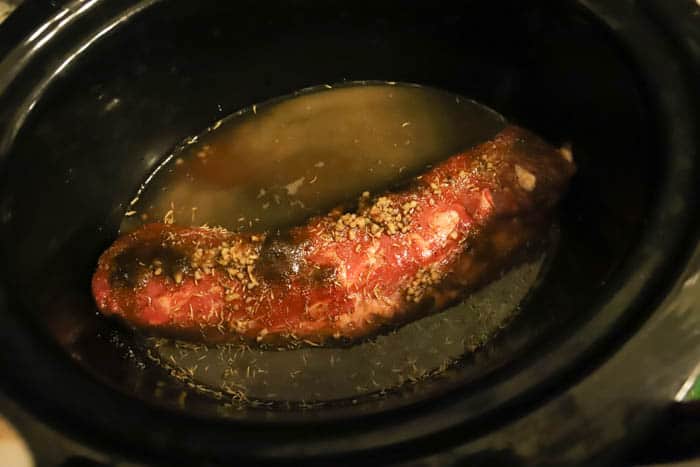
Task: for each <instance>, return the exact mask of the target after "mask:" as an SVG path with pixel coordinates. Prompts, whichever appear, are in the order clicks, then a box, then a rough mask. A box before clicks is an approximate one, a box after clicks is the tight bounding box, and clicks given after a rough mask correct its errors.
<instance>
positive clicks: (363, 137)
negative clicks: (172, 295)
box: [121, 83, 543, 405]
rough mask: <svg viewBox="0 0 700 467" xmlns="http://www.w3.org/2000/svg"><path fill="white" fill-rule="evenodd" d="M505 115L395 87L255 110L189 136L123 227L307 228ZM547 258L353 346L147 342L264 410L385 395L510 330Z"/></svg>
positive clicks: (493, 128) (177, 367) (481, 136)
mask: <svg viewBox="0 0 700 467" xmlns="http://www.w3.org/2000/svg"><path fill="white" fill-rule="evenodd" d="M504 123H505V122H504V120H503V118H502V117H501V116H499V115H498V114H496V113H495V112H493V111H491V110H489V109H487V108H485V107H483V106H481V105H479V104H477V103H475V102H473V101H470V100H468V99H465V98H463V97H460V96H456V95H453V94H449V93H446V92H443V91H439V90H436V89H432V88H425V87H419V86H413V85H400V84H394V83H354V84H352V85H343V86H340V87H335V86H320V87H318V88H313V89H309V90H305V91H303V92H300V93H296V94H294V95H292V96H288V97H285V98H282V99H278V100H275V101H271V102H268V103H264V104H259V105H256V106H253V107H251V108H248V109H244V110H242V111H240V112H238V113H236V114H234V115H232V116H231V117H229V118H227V119H225V120H224V121H221V122H217V123H216V124H215V125H213V126H212V128H210V129H209V131H207V132H206V133H205V134H203V135H200V136H198V137H193V138H190V139H189V140H188V141H187V142H186V143H185V144H184V145H183V146H182V147H181V148H180V149H179V150H177V151H175V152H174V153H173V154H172V155H171V156H170V157H169V158H167V159H166V161H165V162H164V163H163V164H161V166H160V167H159V168H158V169H157V170H156V171H155V172H154V173H153V174H152V175H151V176H150V177H149V178H148V180H147V182H146V183H144V185H143V186H142V189H141V190H140V192H139V193H138V195H137V196H136V197H135V198H134V201H132V203H131V205H130V208H129V210H128V212H127V213H126V216H125V217H124V221H123V223H122V226H121V230H122V232H128V231H130V230H133V229H134V228H136V227H137V226H139V225H141V224H143V223H146V222H153V221H161V220H162V219H164V218H171V219H174V221H175V222H176V223H178V224H183V225H202V224H208V225H210V226H213V225H220V226H223V227H226V228H229V229H231V230H239V231H246V230H251V231H262V230H270V229H277V228H284V227H287V226H290V225H294V224H299V223H302V222H304V220H305V219H307V218H308V217H310V216H312V215H317V214H321V213H323V212H325V211H327V210H328V209H330V208H332V207H334V206H336V205H338V204H339V203H342V202H345V201H348V200H353V199H355V198H356V196H357V195H358V194H359V193H361V192H363V191H366V190H368V191H372V192H377V191H382V190H384V189H387V188H389V187H391V186H392V185H395V184H396V183H397V182H400V181H401V180H404V179H406V178H408V177H410V176H411V175H415V174H417V173H420V172H422V171H424V170H425V169H426V167H428V166H429V165H430V164H431V163H434V162H437V161H439V160H442V159H444V158H446V157H448V156H450V155H452V154H454V153H457V152H459V151H462V150H465V149H468V148H470V147H472V146H474V145H475V144H477V143H480V142H482V141H484V140H487V139H489V138H491V137H493V136H494V135H495V134H496V133H497V132H498V131H499V130H500V129H501V128H503V126H504ZM542 264H543V257H542V256H540V257H539V258H538V259H536V260H534V261H531V262H528V263H524V264H521V265H519V266H517V267H516V268H514V269H513V270H511V271H510V272H508V273H507V274H505V275H504V276H503V277H502V278H501V279H500V280H498V281H495V282H494V283H492V284H491V285H489V286H488V287H485V288H484V289H482V290H480V291H479V292H477V293H475V294H472V295H471V296H470V297H469V298H468V299H467V300H465V301H464V302H463V303H461V304H459V305H457V306H455V307H452V308H450V309H449V310H446V311H444V312H442V313H439V314H437V315H434V316H430V317H427V318H424V319H422V320H419V321H416V322H413V323H411V324H409V325H406V326H404V327H402V328H400V329H398V330H396V331H395V332H392V333H390V334H388V335H383V336H379V337H377V338H375V339H372V340H370V341H367V342H363V343H359V344H357V345H354V346H352V347H347V348H304V349H297V350H287V351H263V350H259V349H251V348H249V347H246V346H241V345H238V344H237V345H221V346H216V347H207V346H204V345H192V344H188V343H185V342H177V341H173V340H167V339H155V338H148V339H146V346H147V347H149V349H150V350H149V352H148V354H149V356H150V357H151V358H152V359H154V360H155V361H157V362H158V363H160V364H162V365H163V366H164V367H166V368H167V369H168V370H169V371H171V373H172V374H173V375H174V376H175V377H177V378H180V379H183V380H184V381H185V382H187V383H189V384H190V385H193V386H195V387H198V388H200V389H203V390H205V391H215V392H216V393H218V394H226V395H228V396H229V397H232V398H233V399H234V400H245V401H250V402H253V403H258V404H265V403H267V402H272V401H276V402H277V401H283V402H289V403H292V404H298V405H304V404H313V403H323V402H328V401H334V400H341V399H349V400H352V399H357V398H361V397H366V396H368V395H372V394H381V393H382V392H384V391H387V390H391V389H394V388H397V387H399V386H401V385H402V384H404V383H407V382H414V381H417V380H419V379H421V378H425V377H429V376H433V375H437V374H439V373H440V372H442V371H444V370H445V369H446V368H447V367H448V366H449V365H450V364H451V363H452V362H454V361H457V360H459V359H460V358H463V357H464V356H465V355H466V354H469V353H471V352H473V351H474V350H475V349H477V348H479V347H480V346H481V345H482V344H483V343H485V342H486V341H487V340H488V339H489V338H490V337H491V336H493V335H494V333H496V332H497V331H498V329H499V328H501V327H503V326H504V325H506V324H507V322H508V321H509V320H510V318H511V317H512V316H513V314H514V313H515V312H516V311H517V309H518V307H519V305H520V303H521V302H522V300H523V299H524V298H525V297H526V295H527V294H528V292H529V291H530V290H531V288H532V287H533V285H534V283H535V281H536V279H537V277H538V276H539V273H540V270H541V267H542Z"/></svg>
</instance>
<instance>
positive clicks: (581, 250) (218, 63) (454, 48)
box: [1, 1, 660, 395]
mask: <svg viewBox="0 0 700 467" xmlns="http://www.w3.org/2000/svg"><path fill="white" fill-rule="evenodd" d="M193 3H194V2H187V1H171V2H164V4H162V5H156V6H155V7H153V8H152V9H150V10H147V11H146V12H145V13H143V14H141V15H140V16H139V17H137V18H136V19H134V20H133V21H131V22H129V23H127V24H126V25H124V26H122V27H121V29H120V30H119V31H118V34H114V35H110V36H107V37H105V38H104V39H103V40H101V41H100V42H99V43H97V44H95V45H93V46H91V47H90V48H88V49H87V50H86V51H85V52H84V53H83V56H81V57H79V58H78V59H77V60H76V61H75V62H73V63H72V64H71V65H70V66H69V67H68V68H67V69H66V70H65V71H64V72H63V73H62V74H61V75H60V76H59V78H57V79H56V80H55V82H54V83H53V84H52V86H51V87H50V88H49V90H48V92H47V93H46V94H44V95H43V96H42V97H41V99H40V100H39V101H38V102H37V103H36V105H35V107H34V109H33V110H32V113H31V115H30V118H29V120H28V121H27V122H26V124H25V126H24V127H23V128H22V130H21V132H20V133H19V135H18V137H17V140H16V141H15V144H14V146H13V148H12V152H11V159H10V161H9V167H8V172H6V173H7V174H10V177H9V178H8V179H7V183H6V184H5V185H4V192H3V198H2V205H1V207H2V212H3V217H2V218H3V226H2V248H3V250H4V252H5V256H4V258H5V268H6V270H7V271H11V272H12V276H13V277H14V279H15V280H16V281H17V283H18V284H19V287H20V293H22V294H23V296H24V302H25V305H26V309H27V311H28V312H30V313H32V314H33V315H34V316H35V317H36V318H38V322H40V323H46V322H48V323H49V328H50V332H51V333H53V334H54V335H55V336H56V338H57V339H58V340H59V342H61V343H62V344H63V345H64V346H66V347H67V348H68V350H69V351H70V352H71V353H72V354H73V355H74V356H75V357H78V358H79V359H80V360H81V362H82V364H84V365H85V366H87V367H88V368H89V369H90V370H91V371H92V372H93V373H95V374H97V375H98V376H100V377H102V378H104V379H106V380H108V381H110V382H111V383H112V384H113V385H115V386H118V387H120V388H121V389H124V390H127V391H134V390H138V392H140V393H141V394H142V395H150V394H152V392H149V390H147V388H146V389H144V387H146V386H148V384H147V383H144V381H151V380H155V379H157V378H158V376H157V375H156V373H149V372H148V371H141V370H142V368H140V367H139V365H140V364H139V363H138V362H137V363H134V361H132V360H128V359H127V360H125V359H123V358H121V357H122V355H123V353H124V352H125V351H127V350H128V349H127V350H125V349H124V348H119V347H118V346H115V345H113V342H112V341H111V339H112V337H113V335H112V334H111V333H110V332H109V331H108V329H109V328H110V325H109V324H108V323H107V324H106V323H104V322H103V321H102V320H99V319H97V318H96V316H95V312H94V311H95V310H94V306H93V305H92V302H91V298H90V295H89V277H90V274H91V272H92V268H93V267H94V261H95V258H96V257H97V255H98V254H99V252H100V250H101V249H102V248H104V247H105V246H106V245H107V243H108V242H109V241H110V239H112V238H113V236H114V234H115V231H116V225H117V222H118V219H119V216H120V214H121V213H122V212H123V211H124V208H125V206H126V203H128V201H129V199H130V197H131V195H132V194H133V193H134V192H135V189H136V188H137V187H138V185H139V184H140V183H141V182H142V181H143V180H144V178H145V176H146V175H147V174H148V172H149V171H150V170H151V169H152V167H154V165H155V164H157V163H158V162H159V161H160V160H161V159H162V157H163V156H164V155H165V154H166V153H167V152H168V151H169V150H170V149H171V148H172V147H173V146H174V145H175V144H177V142H178V141H180V140H181V139H182V138H183V137H185V136H189V135H193V134H196V133H198V132H199V131H201V130H202V129H203V128H205V127H206V126H207V125H209V124H211V123H213V122H214V121H215V120H216V119H218V118H220V117H222V116H224V115H226V114H228V113H231V112H233V111H235V110H237V109H239V108H241V107H245V106H248V105H250V104H253V103H255V102H259V101H261V100H265V99H268V98H270V97H274V96H277V95H280V94H285V93H288V92H290V91H294V90H296V89H299V88H302V87H305V86H309V85H314V84H321V83H333V82H338V81H342V80H361V79H379V80H393V81H406V82H417V83H423V84H428V85H432V86H437V87H442V88H445V89H448V90H450V91H453V92H458V93H461V94H463V95H465V96H468V97H472V98H474V99H476V100H479V101H481V102H483V103H485V104H487V105H490V106H492V107H494V108H495V109H496V110H498V111H500V112H502V113H504V114H505V115H506V116H507V117H509V118H512V119H513V120H514V121H515V122H517V123H520V124H522V125H524V126H526V127H530V128H532V129H534V130H537V131H539V132H541V133H542V134H543V135H544V136H545V137H547V138H549V139H550V140H551V141H553V142H562V141H572V142H573V146H574V151H575V157H576V160H577V164H578V166H579V173H578V175H577V177H576V180H575V182H574V184H573V186H572V188H571V192H570V195H569V196H568V198H567V200H566V202H565V205H564V206H563V208H562V218H561V229H562V238H561V246H560V248H559V253H558V255H557V257H556V258H555V260H554V263H553V266H552V270H551V271H550V273H549V274H548V276H547V278H546V280H545V281H544V283H543V285H542V287H541V288H540V289H539V290H538V292H537V293H536V294H535V296H534V297H533V298H532V300H531V301H530V304H529V306H528V307H527V308H526V309H525V310H524V311H523V313H521V315H520V316H519V318H518V319H517V320H516V322H515V323H513V326H511V327H510V328H509V329H508V330H507V332H504V333H503V334H502V335H501V336H500V338H499V339H497V340H496V341H495V342H494V345H493V346H491V347H490V348H489V349H487V350H486V351H485V352H484V353H483V354H481V357H479V358H478V359H477V361H476V362H475V363H474V362H473V363H474V364H472V365H466V366H465V367H464V368H463V369H461V370H460V373H459V374H460V376H459V379H460V380H461V381H464V380H465V379H471V380H473V379H475V378H477V377H478V376H480V375H483V374H484V373H485V372H486V371H488V370H491V369H493V368H496V367H499V366H501V365H502V364H503V363H505V362H507V361H510V360H513V359H514V358H515V357H514V356H515V355H516V353H517V350H518V349H522V348H523V346H524V345H528V344H531V343H532V342H533V341H535V340H537V339H538V338H541V337H543V336H544V335H546V334H547V332H550V331H551V330H552V329H553V326H555V325H558V326H559V327H558V328H557V332H559V333H563V332H566V331H565V329H569V330H570V329H571V326H568V327H567V326H563V324H565V323H569V324H571V323H574V322H575V321H576V320H580V319H585V318H586V316H589V314H590V309H589V305H590V304H591V303H592V302H593V301H594V300H595V299H596V297H599V296H601V295H603V294H605V293H606V281H607V279H608V278H609V277H610V276H611V275H612V274H614V271H615V268H616V267H617V266H618V265H619V264H620V263H621V262H622V261H623V260H624V258H625V255H626V253H627V251H628V250H629V248H631V247H632V246H633V245H634V242H635V239H636V238H638V236H639V233H640V231H641V226H642V223H643V221H644V215H645V211H646V209H647V207H648V203H649V200H650V199H651V197H652V196H653V192H654V189H655V178H654V174H655V173H658V170H659V167H658V166H659V165H660V162H659V161H658V160H655V158H654V141H653V137H654V133H653V131H651V129H650V122H649V121H648V120H647V115H648V112H649V109H648V107H647V105H646V103H645V102H644V99H643V96H642V94H641V91H640V83H639V82H637V80H636V78H635V73H634V70H633V69H632V68H630V67H629V65H628V64H627V62H626V61H625V59H624V56H623V54H622V52H621V51H620V50H619V49H618V48H617V47H616V46H615V45H614V44H612V43H611V42H609V40H608V38H607V36H606V35H604V34H602V33H601V31H600V30H598V29H597V27H595V26H594V25H592V24H591V23H590V22H589V21H588V20H587V19H586V18H585V17H584V16H581V15H579V14H578V13H576V12H575V11H573V10H569V9H568V8H567V7H565V6H559V7H551V5H550V6H549V7H547V8H545V7H544V6H542V5H540V6H537V5H527V6H523V5H521V4H520V3H522V2H473V4H470V3H467V4H466V5H459V6H447V5H440V6H436V5H424V4H419V3H418V2H415V3H406V4H403V6H402V8H400V9H398V8H389V7H386V6H372V7H369V6H368V5H365V4H363V3H362V2H359V3H353V4H352V5H340V4H338V5H335V4H328V5H326V6H324V7H322V8H319V7H317V8H306V7H304V6H303V3H301V2H300V3H294V2H290V3H286V2H285V3H283V4H282V5H279V8H269V7H268V6H264V7H263V6H261V5H259V4H258V3H256V2H250V3H245V2H236V3H235V5H233V4H230V3H228V2H227V3H226V4H223V3H222V4H221V5H218V7H219V8H218V9H216V10H215V9H214V8H213V5H214V4H215V3H216V2H198V5H193ZM166 6H167V12H166V10H165V8H166ZM280 38H281V39H280ZM18 312H19V310H18ZM98 334H99V335H100V336H101V337H98V338H96V337H95V336H96V335H98ZM105 362H109V364H105Z"/></svg>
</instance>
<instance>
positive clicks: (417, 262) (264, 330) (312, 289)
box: [92, 126, 575, 346]
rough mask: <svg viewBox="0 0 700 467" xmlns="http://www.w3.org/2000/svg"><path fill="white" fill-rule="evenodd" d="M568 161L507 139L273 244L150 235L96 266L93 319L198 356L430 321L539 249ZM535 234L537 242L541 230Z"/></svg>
mask: <svg viewBox="0 0 700 467" xmlns="http://www.w3.org/2000/svg"><path fill="white" fill-rule="evenodd" d="M574 170H575V169H574V164H573V161H572V158H571V153H570V152H569V151H566V150H557V149H555V148H553V147H552V146H550V145H548V144H547V143H545V142H543V141H542V140H541V139H540V138H538V137H537V136H535V135H533V134H532V133H529V132H527V131H525V130H523V129H521V128H518V127H515V126H509V127H507V128H505V129H504V130H503V131H502V132H501V133H499V134H498V135H497V136H496V137H495V138H494V139H493V140H491V141H488V142H486V143H483V144H481V145H479V146H477V147H475V148H473V149H471V150H469V151H467V152H464V153H462V154H458V155H455V156H453V157H451V158H449V159H447V160H445V161H444V162H442V163H441V164H439V165H437V166H435V167H434V168H432V169H431V170H429V171H427V172H426V173H424V174H423V175H421V176H418V177H416V178H415V179H413V180H411V181H410V182H409V183H408V185H407V186H406V188H405V189H403V190H401V191H395V192H388V193H385V194H382V195H379V196H371V195H370V194H369V193H367V192H365V193H363V194H362V195H361V196H360V199H359V202H358V205H357V207H356V209H354V210H352V211H351V212H344V211H343V210H342V209H336V210H334V211H332V212H330V213H328V214H327V215H325V216H320V217H315V218H312V219H310V220H309V221H308V223H307V224H306V225H303V226H298V227H294V228H292V229H290V230H289V231H287V232H284V233H281V234H280V233H277V234H269V233H258V234H249V233H245V234H242V233H234V232H230V231H227V230H225V229H222V228H208V227H198V228H195V227H180V226H176V225H172V224H160V223H158V224H148V225H145V226H143V227H141V228H139V229H138V230H136V231H135V232H133V233H130V234H128V235H124V236H122V237H121V238H119V239H117V240H116V242H115V243H114V244H113V245H112V246H111V247H110V248H109V249H107V251H105V252H104V253H103V254H102V256H101V257H100V259H99V262H98V266H97V271H96V272H95V274H94V277H93V280H92V290H93V294H94V297H95V300H96V302H97V306H98V308H99V310H100V311H101V312H102V313H103V314H105V315H117V316H120V317H122V318H123V319H124V320H125V321H126V322H127V323H129V324H130V325H132V326H134V327H136V328H141V329H145V330H147V331H149V332H151V333H153V334H157V335H168V336H176V337H180V338H186V339H191V340H198V341H204V342H209V343H217V342H230V341H237V340H243V341H250V342H257V343H260V344H262V345H273V346H290V345H295V344H299V343H307V344H309V345H322V344H327V343H329V342H334V341H338V340H340V341H351V340H354V339H358V338H362V337H366V336H369V335H372V334H373V333H375V332H377V331H379V330H381V329H382V328H385V327H387V326H397V325H399V324H401V323H405V322H407V321H410V320H413V319H416V318H418V317H421V316H424V315H426V314H428V313H431V312H435V311H439V310H440V309H442V308H444V307H445V306H447V305H448V304H450V303H452V302H454V301H455V300H458V299H460V298H462V297H463V296H464V295H465V294H466V293H468V291H470V290H473V289H474V288H476V287H479V286H481V285H483V284H484V283H486V282H488V281H489V280H492V279H493V278H494V277H496V276H497V275H498V274H499V273H500V272H502V271H503V270H504V269H506V268H508V267H509V266H511V265H512V264H513V262H514V261H515V258H516V257H517V256H518V254H519V252H522V251H523V250H524V249H525V247H526V246H527V245H528V244H530V243H532V242H535V241H537V240H538V239H539V238H541V237H542V236H543V235H544V233H543V232H544V231H546V228H547V226H548V224H549V222H550V220H551V215H552V211H553V208H554V207H555V205H556V203H557V201H558V200H559V198H560V196H561V195H562V193H563V192H564V190H565V188H566V186H567V184H568V181H569V179H570V178H571V176H572V175H573V173H574ZM543 229H545V230H543Z"/></svg>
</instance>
